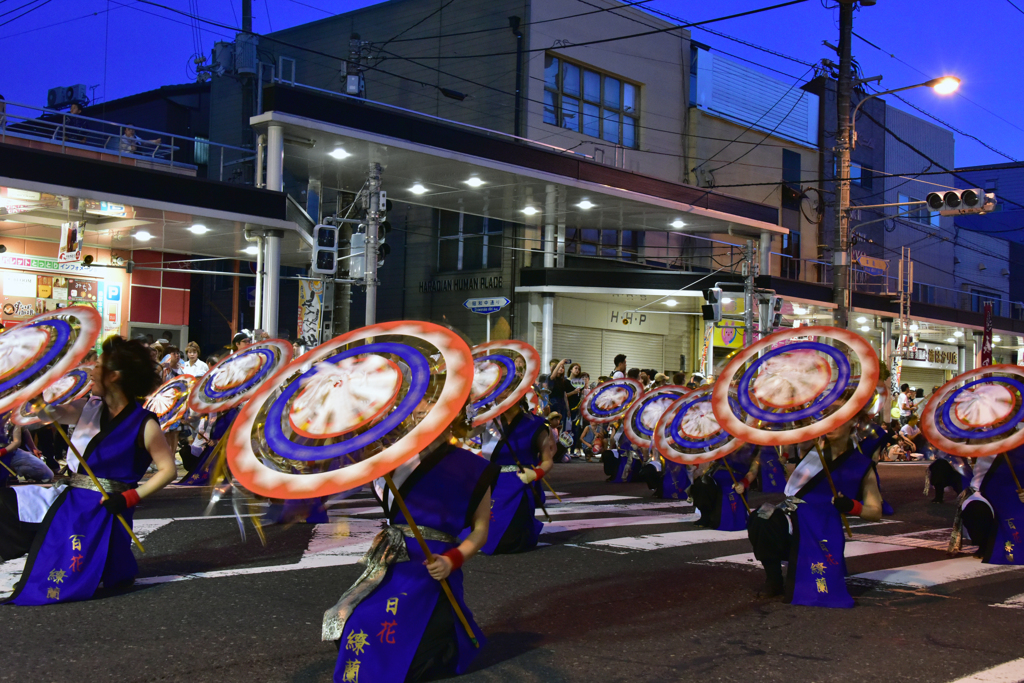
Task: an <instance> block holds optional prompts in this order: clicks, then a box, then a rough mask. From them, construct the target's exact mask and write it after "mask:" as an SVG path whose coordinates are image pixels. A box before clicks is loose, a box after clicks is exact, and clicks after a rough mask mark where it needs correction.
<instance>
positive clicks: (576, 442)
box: [565, 363, 590, 452]
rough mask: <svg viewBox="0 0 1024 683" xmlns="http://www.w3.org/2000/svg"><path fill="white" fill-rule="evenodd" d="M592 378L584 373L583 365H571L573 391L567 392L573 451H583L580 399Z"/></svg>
mask: <svg viewBox="0 0 1024 683" xmlns="http://www.w3.org/2000/svg"><path fill="white" fill-rule="evenodd" d="M589 383H590V378H589V377H587V376H586V375H585V374H583V367H582V366H581V365H580V364H579V363H573V364H572V365H570V366H569V385H570V386H571V387H572V391H567V392H565V399H566V403H567V404H568V405H569V414H568V415H567V416H566V417H567V419H568V422H569V426H570V428H571V429H572V435H573V449H572V450H573V451H580V452H582V451H581V449H580V434H581V433H582V431H583V419H582V418H581V417H580V401H581V400H582V399H583V395H584V394H586V393H587V385H588V384H589Z"/></svg>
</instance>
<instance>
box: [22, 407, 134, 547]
mask: <svg viewBox="0 0 1024 683" xmlns="http://www.w3.org/2000/svg"><path fill="white" fill-rule="evenodd" d="M42 407H43V412H44V413H46V417H48V418H49V419H50V420H51V421H52V422H53V426H54V427H56V428H57V431H58V432H60V435H61V436H62V437H64V441H65V442H66V443H67V445H68V448H70V449H71V450H72V452H73V453H74V454H75V457H76V458H78V463H79V464H80V465H81V466H82V467H83V468H84V469H85V473H86V474H88V475H89V478H90V479H92V484H93V486H95V487H96V490H97V491H99V492H100V496H102V497H101V498H100V502H104V501H106V500H107V499H108V498H110V496H108V495H107V492H106V490H105V489H104V488H103V485H102V484H100V480H99V479H97V478H96V475H95V474H93V472H92V468H91V467H89V463H87V462H86V461H85V458H83V457H82V454H81V453H79V452H78V448H76V447H75V444H73V443H71V439H69V438H68V433H67V432H65V431H64V425H62V424H61V423H60V422H58V421H57V416H56V415H54V414H53V413H52V412H51V411H50V406H48V405H46V404H45V403H43V404H42ZM115 516H116V517H117V520H118V521H119V522H121V526H123V527H124V530H125V531H127V532H128V535H129V536H131V537H132V541H133V542H134V543H135V545H137V546H138V547H139V552H143V553H144V552H146V549H145V548H143V547H142V542H141V541H140V540H139V537H138V536H136V535H135V532H134V531H132V527H131V525H130V524H128V522H126V521H125V519H124V517H122V516H121V515H115Z"/></svg>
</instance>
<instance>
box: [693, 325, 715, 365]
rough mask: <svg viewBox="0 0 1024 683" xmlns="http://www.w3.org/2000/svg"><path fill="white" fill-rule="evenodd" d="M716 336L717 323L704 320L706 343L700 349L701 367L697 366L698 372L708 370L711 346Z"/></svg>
mask: <svg viewBox="0 0 1024 683" xmlns="http://www.w3.org/2000/svg"><path fill="white" fill-rule="evenodd" d="M714 338H715V324H714V323H713V322H711V321H704V345H703V348H701V350H700V367H698V368H697V371H698V372H702V373H706V372H707V361H708V352H709V349H710V348H711V343H712V342H713V341H714Z"/></svg>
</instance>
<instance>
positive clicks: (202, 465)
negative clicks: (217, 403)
mask: <svg viewBox="0 0 1024 683" xmlns="http://www.w3.org/2000/svg"><path fill="white" fill-rule="evenodd" d="M239 410H240V408H237V407H235V408H232V409H231V410H226V411H224V412H223V413H220V414H219V415H217V418H216V420H217V421H216V422H215V423H214V425H213V429H211V430H210V443H208V444H207V445H206V448H204V449H203V452H202V455H200V456H199V462H197V463H196V466H195V467H193V468H192V471H191V472H189V473H188V474H186V475H185V477H184V478H183V479H182V480H181V481H179V482H178V485H179V486H207V485H209V483H210V470H211V469H212V468H213V466H214V464H215V462H214V458H213V451H214V450H216V448H217V443H218V442H220V440H221V438H223V436H224V435H225V434H227V433H228V429H229V428H230V427H231V423H232V422H234V421H235V417H236V416H237V415H238V411H239Z"/></svg>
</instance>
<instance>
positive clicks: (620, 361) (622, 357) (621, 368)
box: [612, 353, 626, 379]
mask: <svg viewBox="0 0 1024 683" xmlns="http://www.w3.org/2000/svg"><path fill="white" fill-rule="evenodd" d="M625 376H626V354H624V353H620V354H619V355H617V356H615V369H614V370H613V371H612V379H622V378H623V377H625Z"/></svg>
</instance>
